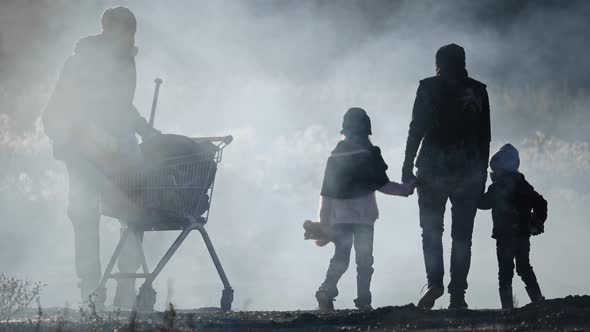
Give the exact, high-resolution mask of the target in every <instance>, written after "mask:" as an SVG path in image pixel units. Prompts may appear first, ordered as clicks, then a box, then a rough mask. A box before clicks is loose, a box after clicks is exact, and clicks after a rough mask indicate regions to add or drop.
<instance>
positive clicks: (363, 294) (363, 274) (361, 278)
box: [354, 267, 373, 311]
mask: <svg viewBox="0 0 590 332" xmlns="http://www.w3.org/2000/svg"><path fill="white" fill-rule="evenodd" d="M372 276H373V268H372V267H359V268H357V275H356V289H357V298H356V300H354V304H355V306H356V308H357V309H359V310H362V311H368V310H373V307H371V299H372V296H371V277H372Z"/></svg>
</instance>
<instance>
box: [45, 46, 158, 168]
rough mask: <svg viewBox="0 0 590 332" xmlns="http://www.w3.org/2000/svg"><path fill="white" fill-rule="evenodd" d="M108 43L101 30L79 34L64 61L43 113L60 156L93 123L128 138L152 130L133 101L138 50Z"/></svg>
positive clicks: (117, 136)
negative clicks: (96, 33) (94, 34)
mask: <svg viewBox="0 0 590 332" xmlns="http://www.w3.org/2000/svg"><path fill="white" fill-rule="evenodd" d="M111 44H112V43H110V42H109V41H108V40H106V38H105V37H104V36H103V35H96V36H89V37H86V38H83V39H81V40H80V41H78V43H77V45H76V48H75V50H74V54H73V55H72V56H70V57H69V58H68V59H67V60H66V62H65V64H64V66H63V69H62V71H61V73H60V76H59V79H58V81H57V83H56V85H55V89H54V92H53V95H52V96H51V98H50V100H49V103H48V104H47V107H46V109H45V111H44V114H43V125H44V127H45V133H46V134H47V135H48V136H49V137H50V138H51V139H52V141H53V144H54V152H55V153H56V157H58V159H59V156H60V155H61V152H63V151H70V150H72V149H71V148H72V146H73V145H75V144H76V142H77V141H78V140H79V139H80V135H84V133H85V132H86V131H87V130H88V129H89V128H90V127H91V126H94V128H96V129H98V130H100V131H102V132H105V133H106V134H108V135H110V136H112V137H113V138H114V139H123V140H127V141H129V140H131V139H133V138H134V135H135V133H139V134H140V135H142V134H144V133H146V132H147V131H149V130H150V128H149V126H148V124H147V122H146V121H145V119H144V118H142V117H141V116H140V115H139V113H138V112H137V110H136V109H135V107H134V106H133V97H134V94H135V85H136V69H135V53H136V52H137V50H136V49H135V48H134V47H131V48H129V49H126V50H118V49H115V48H114V47H113V46H112V45H111Z"/></svg>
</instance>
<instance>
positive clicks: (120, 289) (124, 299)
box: [113, 233, 143, 309]
mask: <svg viewBox="0 0 590 332" xmlns="http://www.w3.org/2000/svg"><path fill="white" fill-rule="evenodd" d="M142 241H143V233H131V234H129V237H128V238H127V241H126V242H125V245H124V246H123V248H122V249H121V254H120V255H119V262H118V264H117V266H118V268H119V272H121V273H135V272H137V270H138V269H139V267H140V266H141V261H142V257H141V248H140V246H141V243H142ZM136 296H137V294H136V292H135V279H133V278H124V279H118V280H117V289H116V292H115V298H114V301H113V305H114V306H115V307H117V308H121V309H133V306H134V305H135V299H136Z"/></svg>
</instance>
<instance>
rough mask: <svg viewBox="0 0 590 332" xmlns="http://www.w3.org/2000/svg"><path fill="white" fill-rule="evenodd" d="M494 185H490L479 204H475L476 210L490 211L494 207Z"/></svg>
mask: <svg viewBox="0 0 590 332" xmlns="http://www.w3.org/2000/svg"><path fill="white" fill-rule="evenodd" d="M494 191H495V190H494V185H491V186H490V187H489V188H488V191H487V192H486V193H485V194H483V196H482V197H481V199H480V200H479V203H478V204H477V208H478V209H480V210H490V209H492V208H493V207H494V200H495V199H494Z"/></svg>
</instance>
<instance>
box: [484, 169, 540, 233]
mask: <svg viewBox="0 0 590 332" xmlns="http://www.w3.org/2000/svg"><path fill="white" fill-rule="evenodd" d="M492 181H493V183H492V184H491V185H490V186H489V188H488V191H487V192H486V193H485V194H484V195H483V197H482V199H481V201H480V203H479V208H480V209H483V210H489V209H492V218H493V220H494V229H493V232H492V237H493V238H495V239H498V238H502V237H506V236H513V235H517V236H529V235H530V233H529V223H530V222H531V217H532V213H534V214H535V215H536V217H537V218H538V219H539V220H540V221H541V222H545V220H547V201H546V200H545V199H544V198H543V196H541V195H540V194H539V193H537V192H536V191H535V188H533V186H532V185H531V184H529V183H528V182H527V180H526V179H525V177H524V175H522V174H521V173H519V172H507V173H505V174H504V175H502V176H498V177H492Z"/></svg>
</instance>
